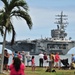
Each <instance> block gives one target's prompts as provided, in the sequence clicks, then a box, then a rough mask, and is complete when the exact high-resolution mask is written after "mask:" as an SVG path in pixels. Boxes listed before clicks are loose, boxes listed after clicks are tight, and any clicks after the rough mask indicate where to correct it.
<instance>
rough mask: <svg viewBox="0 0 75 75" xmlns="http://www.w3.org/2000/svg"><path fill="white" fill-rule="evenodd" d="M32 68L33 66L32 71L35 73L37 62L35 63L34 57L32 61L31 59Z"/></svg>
mask: <svg viewBox="0 0 75 75" xmlns="http://www.w3.org/2000/svg"><path fill="white" fill-rule="evenodd" d="M31 66H32V71H35V61H34V56H32V59H31Z"/></svg>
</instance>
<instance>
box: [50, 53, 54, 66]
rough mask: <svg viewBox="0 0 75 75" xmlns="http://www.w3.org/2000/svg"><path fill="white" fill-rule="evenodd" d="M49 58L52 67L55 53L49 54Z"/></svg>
mask: <svg viewBox="0 0 75 75" xmlns="http://www.w3.org/2000/svg"><path fill="white" fill-rule="evenodd" d="M50 60H51V61H52V67H54V60H55V55H54V53H51V54H50Z"/></svg>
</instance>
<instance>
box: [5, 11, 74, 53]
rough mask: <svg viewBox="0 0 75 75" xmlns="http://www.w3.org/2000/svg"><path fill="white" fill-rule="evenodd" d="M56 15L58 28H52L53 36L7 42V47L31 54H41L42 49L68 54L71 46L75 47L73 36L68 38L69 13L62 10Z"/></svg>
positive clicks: (47, 51)
mask: <svg viewBox="0 0 75 75" xmlns="http://www.w3.org/2000/svg"><path fill="white" fill-rule="evenodd" d="M56 17H57V18H56V20H57V21H56V22H55V23H56V24H57V29H52V30H51V38H45V39H43V38H41V39H36V40H30V41H28V40H23V41H16V42H15V43H14V45H13V46H10V44H9V43H7V44H6V47H7V48H9V49H11V50H12V51H16V50H17V51H22V50H23V51H29V52H30V54H39V53H40V52H41V51H42V52H46V53H47V54H50V53H51V52H53V53H56V52H59V53H60V54H66V53H67V52H68V51H69V50H70V49H71V48H73V47H75V41H73V40H71V38H69V39H66V36H67V33H66V32H65V30H66V27H67V24H68V22H67V21H66V20H67V15H64V14H63V12H61V14H60V15H56Z"/></svg>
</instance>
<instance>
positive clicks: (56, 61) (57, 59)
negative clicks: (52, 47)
mask: <svg viewBox="0 0 75 75" xmlns="http://www.w3.org/2000/svg"><path fill="white" fill-rule="evenodd" d="M55 68H59V69H60V56H59V52H57V53H56V54H55Z"/></svg>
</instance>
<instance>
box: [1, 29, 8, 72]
mask: <svg viewBox="0 0 75 75" xmlns="http://www.w3.org/2000/svg"><path fill="white" fill-rule="evenodd" d="M6 32H7V30H6V28H5V33H4V37H3V45H2V56H1V67H0V73H3V63H4V48H5V43H6Z"/></svg>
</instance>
